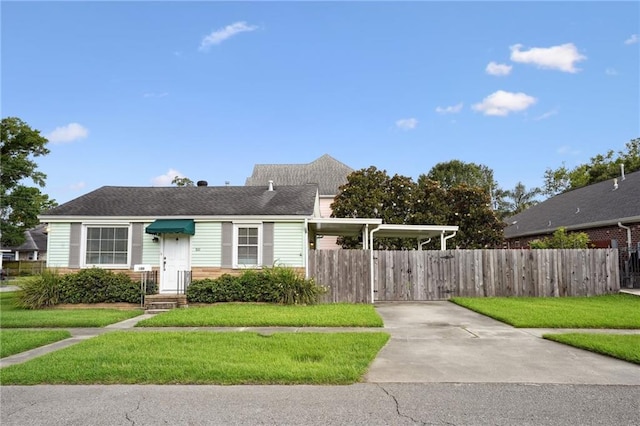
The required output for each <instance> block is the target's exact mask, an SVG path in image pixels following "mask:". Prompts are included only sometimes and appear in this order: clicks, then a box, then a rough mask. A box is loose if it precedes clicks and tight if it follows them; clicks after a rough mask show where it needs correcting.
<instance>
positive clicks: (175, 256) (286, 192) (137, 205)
mask: <svg viewBox="0 0 640 426" xmlns="http://www.w3.org/2000/svg"><path fill="white" fill-rule="evenodd" d="M40 220H41V222H43V223H46V224H47V225H48V229H49V238H48V248H47V249H48V255H47V267H50V268H56V269H58V270H59V271H60V272H62V273H65V272H71V271H75V270H78V269H81V268H90V267H100V268H105V269H110V270H120V271H128V272H130V273H131V274H134V273H135V271H138V270H146V269H152V270H154V271H159V291H160V292H161V293H176V292H181V291H184V288H185V287H184V285H185V284H186V283H185V282H182V280H183V277H185V275H184V274H183V273H185V272H186V273H188V274H187V276H188V277H190V278H191V279H194V280H195V279H202V278H215V277H217V276H220V275H222V274H224V273H232V274H233V273H238V272H240V271H241V270H243V269H247V268H261V267H264V266H272V265H282V266H289V267H293V268H298V269H299V270H301V271H304V272H305V273H306V272H307V265H308V250H309V249H310V248H312V247H313V246H314V244H315V241H316V240H317V238H318V237H320V236H324V235H332V236H336V235H362V239H363V242H364V246H365V247H364V248H367V247H368V246H369V241H373V238H374V235H375V236H377V237H394V236H400V237H411V238H416V239H417V243H419V242H420V241H422V240H425V239H427V238H434V237H440V241H441V246H442V248H443V249H444V248H446V240H447V239H448V238H450V237H451V236H453V235H454V234H455V232H456V231H457V227H453V226H433V225H412V226H409V225H385V224H382V221H381V219H363V218H345V219H340V218H322V217H321V215H320V203H319V195H318V188H317V186H316V185H297V186H286V185H283V186H279V185H277V184H272V183H270V184H269V185H267V186H264V187H261V186H220V187H210V186H206V183H205V182H202V184H201V185H200V186H194V187H119V186H118V187H116V186H105V187H102V188H99V189H96V190H95V191H92V192H90V193H88V194H85V195H83V196H81V197H78V198H76V199H74V200H71V201H69V202H67V203H64V204H62V205H60V206H58V207H55V208H53V209H51V210H49V211H47V212H45V213H44V214H42V215H41V216H40Z"/></svg>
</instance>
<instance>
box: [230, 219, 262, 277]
mask: <svg viewBox="0 0 640 426" xmlns="http://www.w3.org/2000/svg"><path fill="white" fill-rule="evenodd" d="M234 230H235V238H234V241H235V247H234V262H233V263H234V265H236V266H238V267H246V266H259V265H260V264H261V262H260V226H259V225H244V224H236V225H235V226H234Z"/></svg>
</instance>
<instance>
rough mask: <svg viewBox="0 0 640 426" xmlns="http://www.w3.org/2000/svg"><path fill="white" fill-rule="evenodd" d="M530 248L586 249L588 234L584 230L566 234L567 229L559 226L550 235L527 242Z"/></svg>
mask: <svg viewBox="0 0 640 426" xmlns="http://www.w3.org/2000/svg"><path fill="white" fill-rule="evenodd" d="M529 247H531V248H532V249H586V248H588V247H589V235H588V234H586V233H584V232H572V233H569V234H567V229H566V228H563V227H560V228H558V229H557V230H556V231H555V232H554V233H553V235H552V236H550V237H545V238H543V239H541V240H533V241H531V242H530V243H529Z"/></svg>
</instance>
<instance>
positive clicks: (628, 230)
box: [618, 222, 631, 253]
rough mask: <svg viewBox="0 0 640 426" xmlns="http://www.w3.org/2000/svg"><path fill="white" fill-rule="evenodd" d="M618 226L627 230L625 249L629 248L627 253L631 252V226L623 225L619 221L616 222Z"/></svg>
mask: <svg viewBox="0 0 640 426" xmlns="http://www.w3.org/2000/svg"><path fill="white" fill-rule="evenodd" d="M618 226H619V227H620V228H622V229H626V230H627V249H628V250H629V253H631V228H630V227H628V226H624V225H623V224H622V223H621V222H618Z"/></svg>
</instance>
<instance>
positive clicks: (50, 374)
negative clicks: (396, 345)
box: [0, 331, 389, 385]
mask: <svg viewBox="0 0 640 426" xmlns="http://www.w3.org/2000/svg"><path fill="white" fill-rule="evenodd" d="M388 339H389V335H388V334H386V333H381V332H359V333H330V334H327V333H275V334H273V335H270V336H264V335H260V334H257V333H247V332H230V333H215V332H206V331H191V332H139V333H134V332H131V331H129V332H113V333H108V334H103V335H100V336H98V337H94V338H92V339H89V340H86V341H84V342H81V343H79V344H77V345H75V346H71V347H68V348H66V349H62V350H60V351H56V352H52V353H50V354H47V355H44V356H42V357H39V358H35V359H33V360H31V361H28V362H26V363H23V364H18V365H12V366H9V367H5V368H3V369H1V370H0V384H2V385H35V384H40V383H42V384H45V383H46V384H116V383H123V384H220V385H231V384H350V383H354V382H357V381H358V380H359V379H360V378H361V377H362V375H363V374H364V373H365V372H366V370H367V367H368V366H369V364H370V363H371V361H372V360H373V359H374V357H375V356H376V354H377V353H378V351H379V350H380V349H381V348H382V347H383V346H384V345H385V343H386V342H387V340H388ZM79 367H80V368H79Z"/></svg>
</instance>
